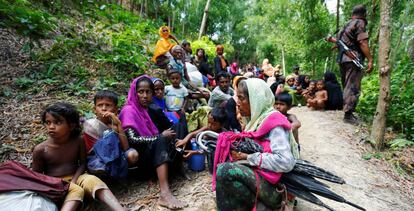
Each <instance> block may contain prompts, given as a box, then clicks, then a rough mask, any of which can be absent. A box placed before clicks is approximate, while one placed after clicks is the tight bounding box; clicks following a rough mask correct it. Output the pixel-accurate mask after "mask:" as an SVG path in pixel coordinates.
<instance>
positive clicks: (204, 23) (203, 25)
mask: <svg viewBox="0 0 414 211" xmlns="http://www.w3.org/2000/svg"><path fill="white" fill-rule="evenodd" d="M210 4H211V0H207V4H206V7H205V8H204V15H203V20H202V21H201V26H200V32H199V34H198V39H201V37H202V36H203V35H204V34H205V33H206V28H207V17H208V10H209V9H210Z"/></svg>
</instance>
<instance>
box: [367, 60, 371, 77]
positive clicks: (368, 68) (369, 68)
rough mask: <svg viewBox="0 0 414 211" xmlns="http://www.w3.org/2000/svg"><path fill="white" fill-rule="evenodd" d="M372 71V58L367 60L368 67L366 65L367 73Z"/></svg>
mask: <svg viewBox="0 0 414 211" xmlns="http://www.w3.org/2000/svg"><path fill="white" fill-rule="evenodd" d="M371 72H372V60H370V61H368V67H367V73H368V74H369V73H371Z"/></svg>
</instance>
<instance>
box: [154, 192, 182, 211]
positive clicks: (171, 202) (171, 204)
mask: <svg viewBox="0 0 414 211" xmlns="http://www.w3.org/2000/svg"><path fill="white" fill-rule="evenodd" d="M158 205H160V206H163V207H166V208H168V209H172V210H175V209H181V208H184V207H186V206H187V204H186V203H184V202H182V201H180V200H178V199H176V198H175V197H174V196H173V195H172V194H171V193H168V194H161V193H160V198H159V199H158Z"/></svg>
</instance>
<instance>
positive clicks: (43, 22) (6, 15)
mask: <svg viewBox="0 0 414 211" xmlns="http://www.w3.org/2000/svg"><path fill="white" fill-rule="evenodd" d="M0 17H1V20H0V25H3V26H7V27H13V28H15V29H16V30H17V31H18V32H19V33H21V34H23V35H26V36H30V37H31V38H34V39H40V38H46V37H48V36H49V35H50V33H51V32H52V31H53V30H54V29H55V28H56V27H57V25H56V19H55V18H54V17H53V16H51V15H50V13H48V12H46V11H42V10H41V9H37V8H34V7H32V6H31V3H30V2H29V1H26V0H19V1H7V0H0Z"/></svg>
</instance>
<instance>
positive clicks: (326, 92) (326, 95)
mask: <svg viewBox="0 0 414 211" xmlns="http://www.w3.org/2000/svg"><path fill="white" fill-rule="evenodd" d="M321 100H323V101H327V100H328V91H326V90H323V91H322V99H321Z"/></svg>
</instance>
